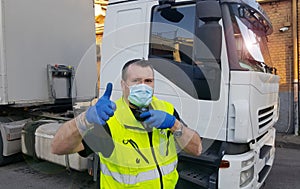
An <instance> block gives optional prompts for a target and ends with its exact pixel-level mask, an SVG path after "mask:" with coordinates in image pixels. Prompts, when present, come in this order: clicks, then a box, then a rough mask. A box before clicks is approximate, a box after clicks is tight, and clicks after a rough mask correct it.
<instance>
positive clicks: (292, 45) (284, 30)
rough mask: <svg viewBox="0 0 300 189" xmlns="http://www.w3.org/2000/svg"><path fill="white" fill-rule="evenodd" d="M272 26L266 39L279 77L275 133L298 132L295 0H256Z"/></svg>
mask: <svg viewBox="0 0 300 189" xmlns="http://www.w3.org/2000/svg"><path fill="white" fill-rule="evenodd" d="M258 2H259V3H260V4H261V5H262V7H263V9H264V10H265V12H266V13H267V14H268V16H269V17H270V19H271V22H272V24H273V34H272V35H270V36H269V37H268V46H269V51H270V54H271V59H272V63H273V65H272V66H274V67H275V68H276V69H277V74H278V75H279V76H280V117H279V120H278V122H277V124H276V129H277V131H278V132H285V133H298V132H297V131H298V130H299V111H298V107H299V101H298V96H299V92H298V91H299V90H298V88H299V87H298V84H299V77H298V75H299V71H298V70H299V45H300V42H299V34H300V29H299V27H298V26H299V22H300V21H299V19H300V14H299V8H300V2H299V1H297V0H258Z"/></svg>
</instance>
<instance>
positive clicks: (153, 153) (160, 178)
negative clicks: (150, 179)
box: [148, 132, 164, 189]
mask: <svg viewBox="0 0 300 189" xmlns="http://www.w3.org/2000/svg"><path fill="white" fill-rule="evenodd" d="M148 137H149V142H150V147H151V152H152V155H153V159H154V161H155V164H156V168H157V170H158V174H159V180H160V188H161V189H163V188H164V183H163V178H162V173H161V170H160V167H159V165H158V162H157V159H156V156H155V152H154V148H153V143H152V132H148Z"/></svg>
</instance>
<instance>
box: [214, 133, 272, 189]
mask: <svg viewBox="0 0 300 189" xmlns="http://www.w3.org/2000/svg"><path fill="white" fill-rule="evenodd" d="M274 158H275V129H274V128H271V129H269V130H268V131H267V132H266V133H265V134H263V135H262V136H260V137H259V138H257V139H255V141H254V142H252V143H251V144H250V151H248V152H246V153H243V154H238V155H224V157H223V159H222V160H226V161H228V162H229V167H228V168H220V169H219V180H218V186H219V187H218V188H220V189H221V188H224V189H225V188H242V189H248V188H260V187H261V186H262V185H263V183H264V181H265V179H266V178H267V176H268V175H269V173H270V170H271V168H272V166H273V162H274Z"/></svg>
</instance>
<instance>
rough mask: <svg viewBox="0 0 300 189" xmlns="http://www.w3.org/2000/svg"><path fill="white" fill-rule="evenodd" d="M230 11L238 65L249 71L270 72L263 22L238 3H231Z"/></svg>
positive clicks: (269, 59)
mask: <svg viewBox="0 0 300 189" xmlns="http://www.w3.org/2000/svg"><path fill="white" fill-rule="evenodd" d="M231 13H232V15H231V19H232V22H233V30H234V37H235V40H236V47H237V52H238V58H239V64H240V66H241V67H242V68H244V69H247V70H249V71H259V72H271V69H270V67H269V66H271V65H272V63H271V58H270V54H269V51H268V47H267V37H266V32H265V31H266V28H265V27H266V26H265V25H264V22H263V21H262V20H261V18H260V17H259V15H258V14H256V13H255V12H253V11H251V10H249V9H247V8H245V7H242V6H241V5H239V4H232V5H231Z"/></svg>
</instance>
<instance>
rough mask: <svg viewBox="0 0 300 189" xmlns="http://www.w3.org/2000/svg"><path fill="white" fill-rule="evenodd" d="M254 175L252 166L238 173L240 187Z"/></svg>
mask: <svg viewBox="0 0 300 189" xmlns="http://www.w3.org/2000/svg"><path fill="white" fill-rule="evenodd" d="M253 176H254V166H252V167H251V168H250V169H247V170H245V171H242V172H241V175H240V187H244V186H246V185H247V184H249V183H250V182H251V180H252V179H253Z"/></svg>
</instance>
